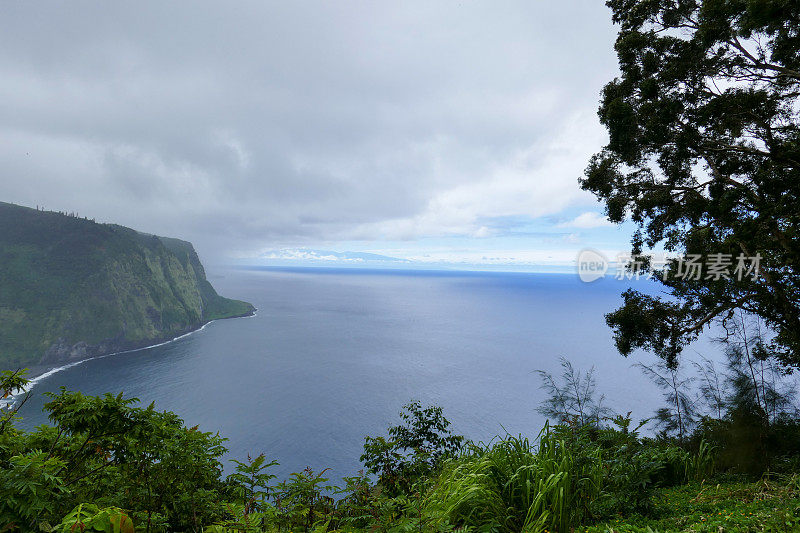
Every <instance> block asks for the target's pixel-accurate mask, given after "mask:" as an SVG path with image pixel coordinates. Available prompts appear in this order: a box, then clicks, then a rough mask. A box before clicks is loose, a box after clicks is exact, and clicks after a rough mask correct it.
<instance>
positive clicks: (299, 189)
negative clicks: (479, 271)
mask: <svg viewBox="0 0 800 533" xmlns="http://www.w3.org/2000/svg"><path fill="white" fill-rule="evenodd" d="M614 37H615V28H614V27H613V26H612V24H611V22H610V14H609V12H608V10H607V9H606V8H605V7H604V6H603V4H602V2H598V1H597V0H592V1H570V2H549V1H543V0H525V1H520V2H511V1H502V2H497V1H485V2H471V1H463V2H449V1H442V2H431V1H429V0H426V1H420V2H412V1H403V2H389V1H386V2H376V1H369V2H344V1H324V2H322V1H320V2H297V1H291V2H216V3H209V2H200V1H191V2H184V3H181V2H142V1H140V0H137V1H135V2H100V1H98V2H80V1H72V2H58V3H56V2H52V3H41V2H25V1H6V2H3V3H1V4H0V168H2V177H0V200H4V201H9V202H14V203H20V204H23V205H28V206H35V205H40V206H44V207H45V208H48V209H54V210H67V211H77V212H79V214H81V215H86V216H89V217H90V218H96V219H97V220H98V221H108V222H117V223H120V224H123V225H126V226H131V227H133V228H136V229H139V230H142V231H146V232H150V233H157V234H161V235H169V236H175V237H180V238H184V239H188V240H191V241H192V242H194V243H195V245H196V247H197V248H198V250H199V251H200V253H201V256H203V257H204V258H206V259H210V260H212V261H213V260H224V258H226V257H242V256H248V257H250V256H258V255H260V254H265V255H266V256H271V257H278V256H280V255H281V254H286V255H287V257H289V256H291V255H292V254H297V250H298V249H303V250H305V249H312V250H333V251H338V252H343V251H370V252H374V253H380V254H385V255H391V256H393V257H402V258H410V259H413V260H425V258H428V259H429V260H436V261H438V260H441V261H444V262H448V261H452V262H471V263H472V262H474V263H481V262H492V261H495V262H498V261H499V262H501V263H502V262H504V261H507V262H509V263H514V262H517V263H519V262H522V263H525V262H528V263H532V262H541V261H547V260H553V259H554V258H563V257H573V256H574V253H575V251H577V250H578V249H580V248H581V247H583V246H595V247H598V248H601V249H606V250H612V249H624V248H625V247H626V243H627V241H628V236H629V229H628V228H616V227H613V228H612V227H608V226H607V225H606V223H605V221H604V219H603V217H602V209H601V206H600V205H599V204H598V203H597V202H596V201H595V200H594V198H593V197H592V196H591V195H589V194H588V193H585V192H583V191H581V190H580V189H579V187H578V184H577V180H578V178H579V177H580V176H581V175H582V172H583V169H584V168H585V166H586V163H587V161H588V158H589V157H590V156H591V154H592V153H594V152H596V151H598V150H599V149H600V147H601V146H602V145H603V144H604V143H605V140H606V135H605V131H604V129H603V128H602V127H601V126H600V124H599V122H598V119H597V115H596V109H597V105H598V100H599V94H600V90H601V89H602V86H603V84H604V83H606V82H607V81H609V80H610V79H612V78H613V77H614V76H615V75H616V73H617V67H616V59H615V55H614V52H613V42H614ZM548 258H549V259H548Z"/></svg>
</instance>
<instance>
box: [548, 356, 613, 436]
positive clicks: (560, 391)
mask: <svg viewBox="0 0 800 533" xmlns="http://www.w3.org/2000/svg"><path fill="white" fill-rule="evenodd" d="M536 372H537V373H538V374H539V377H540V378H541V380H542V385H541V388H542V389H543V390H544V391H545V392H546V393H547V397H546V398H545V399H544V400H543V401H542V403H541V405H540V406H539V407H538V408H537V409H536V410H537V411H538V412H539V414H541V415H544V416H546V417H547V418H549V419H551V420H554V421H555V422H557V423H559V424H564V423H570V422H571V423H575V424H576V425H578V426H594V427H599V426H600V425H601V420H602V419H603V418H605V417H609V416H611V415H613V412H612V411H611V410H610V409H608V408H607V407H604V406H603V401H604V400H605V396H604V395H600V397H599V398H598V397H596V390H597V386H596V383H595V379H594V367H592V368H590V369H589V370H587V371H586V372H582V371H580V370H575V367H573V366H572V363H571V362H569V361H568V360H567V359H566V358H564V357H562V358H561V383H560V384H559V382H558V381H556V378H554V377H553V375H552V374H551V373H549V372H545V371H544V370H537V371H536Z"/></svg>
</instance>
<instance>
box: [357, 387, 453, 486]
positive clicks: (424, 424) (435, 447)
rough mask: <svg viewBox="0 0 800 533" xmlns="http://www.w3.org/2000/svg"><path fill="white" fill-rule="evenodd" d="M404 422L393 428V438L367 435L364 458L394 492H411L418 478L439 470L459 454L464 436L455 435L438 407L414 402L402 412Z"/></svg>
mask: <svg viewBox="0 0 800 533" xmlns="http://www.w3.org/2000/svg"><path fill="white" fill-rule="evenodd" d="M400 418H401V419H402V421H403V423H402V424H400V425H398V426H392V427H390V428H389V438H388V439H386V438H384V437H366V438H365V439H364V454H363V455H362V456H361V461H362V462H363V463H364V465H365V466H366V467H367V468H368V469H369V470H370V472H373V473H375V474H378V476H380V480H379V482H380V484H381V486H382V487H383V488H385V489H386V490H387V491H388V492H389V493H390V494H392V495H396V494H399V493H402V492H406V493H407V492H408V491H409V490H410V488H411V486H412V485H413V483H414V482H415V481H417V480H418V479H420V478H422V477H425V476H429V475H430V474H432V473H433V472H435V471H437V470H438V469H439V467H440V466H441V465H442V463H443V462H444V461H445V460H446V459H448V458H450V457H453V456H455V455H456V454H457V453H458V451H459V450H460V449H461V446H462V445H463V443H464V437H462V436H461V435H454V434H453V433H452V431H451V430H450V421H449V420H447V419H446V418H445V417H444V415H443V414H442V408H441V407H437V406H431V407H422V405H421V404H420V403H419V402H416V401H413V402H410V403H408V404H406V405H404V406H403V409H402V411H400Z"/></svg>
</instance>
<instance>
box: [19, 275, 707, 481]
mask: <svg viewBox="0 0 800 533" xmlns="http://www.w3.org/2000/svg"><path fill="white" fill-rule="evenodd" d="M210 281H211V282H212V283H213V284H214V286H215V287H216V288H217V290H218V291H219V292H220V294H223V295H225V296H228V297H231V298H239V299H243V300H247V301H249V302H251V303H253V304H254V305H255V306H256V307H257V308H258V313H257V315H256V316H255V317H250V318H244V319H234V320H222V321H217V322H213V323H211V324H209V325H208V326H207V327H205V328H204V329H203V330H202V331H199V332H196V333H195V334H192V335H189V336H186V337H184V338H181V339H179V340H176V341H174V342H171V343H168V344H165V345H162V346H158V347H154V348H149V349H144V350H139V351H136V352H130V353H125V354H119V355H114V356H110V357H105V358H100V359H95V360H91V361H86V362H84V363H82V364H79V365H76V366H73V367H70V368H67V369H65V370H63V371H61V372H58V373H55V374H53V375H51V376H48V377H46V378H45V379H43V380H41V381H40V382H39V383H38V384H37V385H36V387H34V389H33V395H32V397H31V399H30V400H29V401H28V403H27V404H26V405H25V406H24V407H23V409H22V415H23V416H24V417H25V419H24V421H23V423H22V425H23V426H24V427H32V426H35V425H38V424H42V423H46V422H47V419H46V416H45V415H44V414H43V413H42V411H41V408H42V405H43V403H44V402H45V401H47V398H45V397H44V396H43V393H45V392H47V391H57V390H58V389H59V387H61V386H63V387H66V388H67V389H71V390H80V391H82V392H84V393H85V394H102V393H105V392H111V393H114V394H117V393H119V392H121V391H123V392H124V393H125V396H134V397H137V398H139V399H140V400H141V405H142V406H147V405H148V404H149V403H150V402H155V406H156V408H158V409H160V410H171V411H175V412H176V413H178V414H179V415H180V416H181V417H183V418H184V420H185V421H186V423H187V424H188V425H190V426H193V425H196V424H198V425H199V426H200V429H202V430H204V431H219V432H220V434H221V435H222V436H224V437H227V438H228V439H230V440H229V442H228V443H227V447H228V449H229V453H228V455H227V458H237V459H241V458H244V457H246V455H247V454H248V453H250V454H252V455H257V454H259V453H262V452H263V453H265V454H266V455H267V457H268V458H270V459H273V458H274V459H276V460H278V461H279V462H280V463H281V466H280V468H279V469H278V471H277V472H276V473H278V474H279V476H280V477H281V479H282V478H283V477H285V476H287V475H288V474H289V473H291V472H294V471H298V470H300V469H302V468H304V467H306V466H312V467H313V468H315V469H322V468H328V467H330V468H331V469H332V470H331V472H329V474H330V475H331V476H332V477H333V478H334V479H336V480H338V479H339V478H341V477H342V476H345V475H351V474H354V473H356V472H357V471H358V470H359V469H360V468H361V465H360V463H359V460H358V459H359V456H360V454H361V452H362V445H363V440H364V436H365V435H376V434H383V433H384V432H385V429H386V428H387V427H388V426H389V425H391V424H394V423H396V422H397V421H398V419H397V412H398V411H399V410H400V408H401V407H402V405H403V404H405V403H407V402H408V401H409V400H411V399H417V400H420V401H421V402H423V403H425V404H437V405H441V406H442V407H443V408H444V413H445V416H446V417H447V418H448V419H449V420H450V421H451V422H452V423H453V427H454V430H455V431H456V432H458V433H461V434H463V435H466V436H467V437H468V438H470V439H473V440H476V441H481V440H483V441H486V440H489V439H491V438H492V437H494V436H496V435H499V434H504V433H505V432H506V431H507V432H509V433H512V434H517V433H523V434H526V435H528V436H531V437H535V436H536V434H537V433H538V431H539V429H540V428H541V426H542V424H543V422H544V419H543V417H542V416H541V415H539V414H538V413H537V412H536V407H537V406H538V405H539V402H540V401H541V400H542V399H543V397H544V392H543V391H541V390H540V389H539V385H540V380H539V377H538V376H537V375H536V374H535V371H536V370H537V369H542V370H547V371H550V372H559V371H560V367H559V357H561V356H565V357H567V358H568V359H569V360H571V361H572V362H573V364H574V365H575V366H576V367H577V368H586V369H588V368H589V367H591V366H592V365H594V366H595V367H596V378H597V384H598V391H599V392H600V393H604V394H605V396H606V403H607V405H609V406H610V407H612V408H614V409H617V410H619V411H622V412H627V411H629V410H632V411H633V414H634V417H635V418H637V419H638V418H644V417H646V416H649V415H650V414H651V413H652V412H653V410H654V409H655V408H656V407H658V406H660V405H661V398H660V394H659V393H658V391H657V390H656V389H655V388H654V386H653V385H652V384H650V382H648V381H647V379H646V378H645V377H644V376H642V374H641V372H640V371H639V370H637V369H635V368H631V365H632V364H633V363H634V362H636V361H647V362H650V361H652V357H649V356H645V355H643V354H637V355H636V356H635V357H634V356H632V357H631V358H629V359H625V358H623V357H622V356H620V355H619V354H618V353H617V352H616V350H615V348H614V345H613V341H612V337H611V331H610V330H609V328H608V327H607V326H606V325H605V321H604V317H603V315H604V314H605V313H607V312H609V311H611V310H613V309H614V308H616V307H617V306H618V305H619V304H620V302H621V298H620V293H621V292H622V291H623V290H624V289H625V288H626V287H627V286H628V284H626V283H623V282H620V281H616V280H613V279H603V280H599V281H597V282H594V283H581V282H580V281H579V280H578V279H577V276H575V275H560V274H518V273H514V274H508V273H502V274H501V273H468V272H418V271H416V272H411V271H364V270H343V269H293V270H292V269H282V270H276V269H261V270H229V271H224V272H219V273H217V274H216V275H215V274H214V272H211V275H210ZM636 284H637V286H638V287H639V288H641V289H645V290H650V291H654V290H656V289H657V285H656V284H655V283H652V282H646V281H640V282H636ZM697 349H700V350H704V349H706V350H709V351H710V350H714V349H715V348H713V347H710V346H709V345H708V344H701V345H699V347H698V348H697Z"/></svg>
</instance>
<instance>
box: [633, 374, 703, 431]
mask: <svg viewBox="0 0 800 533" xmlns="http://www.w3.org/2000/svg"><path fill="white" fill-rule="evenodd" d="M635 366H637V367H639V368H640V369H641V370H642V372H643V373H644V374H645V375H646V376H647V377H648V378H650V380H651V381H652V382H653V383H655V385H656V386H657V387H658V388H659V389H661V391H662V393H663V397H664V401H665V402H666V403H667V405H666V406H665V407H661V408H659V409H657V410H656V416H655V419H656V424H657V425H658V427H660V428H661V430H662V435H663V436H664V437H668V436H670V434H677V436H678V440H680V441H683V440H685V439H686V437H688V436H689V432H690V431H691V429H692V428H693V426H694V425H695V423H696V422H697V420H696V417H695V415H696V413H695V405H694V402H693V401H692V398H691V396H690V391H691V385H692V383H693V382H694V378H693V377H685V376H683V375H682V374H681V373H680V372H679V369H678V367H677V366H670V365H668V364H667V363H666V362H665V361H658V362H656V363H655V364H654V365H650V366H648V365H645V364H644V363H636V365H635Z"/></svg>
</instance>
